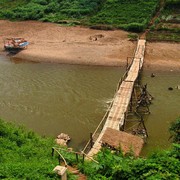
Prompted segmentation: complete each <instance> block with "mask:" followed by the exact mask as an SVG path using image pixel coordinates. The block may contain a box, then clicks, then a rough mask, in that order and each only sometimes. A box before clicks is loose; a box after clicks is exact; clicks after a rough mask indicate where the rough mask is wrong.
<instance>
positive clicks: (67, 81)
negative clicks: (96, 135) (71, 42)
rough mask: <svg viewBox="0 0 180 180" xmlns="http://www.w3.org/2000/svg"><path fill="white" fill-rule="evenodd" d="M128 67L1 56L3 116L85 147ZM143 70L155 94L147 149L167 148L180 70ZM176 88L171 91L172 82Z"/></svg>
mask: <svg viewBox="0 0 180 180" xmlns="http://www.w3.org/2000/svg"><path fill="white" fill-rule="evenodd" d="M124 70H125V68H118V67H94V66H79V65H78V66H77V65H62V64H48V63H28V62H20V63H17V62H16V63H15V62H14V61H10V60H9V59H8V58H5V57H0V73H1V74H0V87H1V90H0V117H1V118H2V119H4V120H6V121H10V122H15V123H16V124H22V125H24V126H25V127H27V128H28V129H31V130H33V131H35V132H37V133H38V134H40V135H43V136H52V137H56V136H57V135H58V134H59V133H61V132H64V133H67V134H69V136H70V137H71V138H72V140H71V142H70V146H72V147H74V148H75V149H76V150H81V149H82V148H83V146H84V145H85V144H86V142H87V141H88V139H89V134H90V133H91V132H93V131H94V130H95V129H96V127H97V125H98V124H99V122H100V121H101V119H102V117H103V116H104V113H105V111H106V110H107V107H108V102H110V101H111V100H112V97H113V96H114V92H115V90H116V87H117V83H118V80H119V79H120V77H121V76H122V75H123V73H124ZM151 72H152V71H144V72H143V73H142V82H143V83H147V84H148V90H149V92H150V93H151V95H152V96H154V98H155V99H154V100H153V104H152V105H151V106H150V111H151V114H150V115H149V116H146V117H145V123H146V128H147V129H148V134H149V138H148V142H147V144H146V145H145V147H144V149H143V152H142V154H147V152H151V151H152V150H154V149H158V148H168V147H169V146H170V142H169V141H168V138H169V133H168V128H169V125H170V123H171V122H172V121H174V120H175V119H176V118H177V117H178V116H180V90H178V89H176V88H175V87H176V86H177V85H178V84H180V73H179V72H171V71H166V72H154V73H155V75H156V76H155V77H154V78H151V77H150V74H151ZM169 86H171V87H173V88H174V90H173V91H168V87H169Z"/></svg>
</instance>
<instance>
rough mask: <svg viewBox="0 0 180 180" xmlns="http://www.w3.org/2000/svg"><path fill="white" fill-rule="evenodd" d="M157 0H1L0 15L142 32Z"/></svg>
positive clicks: (13, 18)
mask: <svg viewBox="0 0 180 180" xmlns="http://www.w3.org/2000/svg"><path fill="white" fill-rule="evenodd" d="M158 7H159V0H148V1H144V0H16V1H13V0H1V2H0V9H1V10H0V18H1V19H10V20H40V21H48V22H56V23H66V24H69V25H73V24H83V25H88V26H94V25H96V26H97V25H98V26H101V27H103V26H106V28H114V27H115V28H121V29H125V30H130V31H137V32H140V31H143V30H144V29H145V28H146V27H147V25H148V23H149V22H150V20H151V18H152V16H153V15H154V14H155V12H156V10H157V9H158Z"/></svg>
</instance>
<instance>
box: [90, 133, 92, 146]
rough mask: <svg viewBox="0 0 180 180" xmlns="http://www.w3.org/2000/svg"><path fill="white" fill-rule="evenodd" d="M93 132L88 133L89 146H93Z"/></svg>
mask: <svg viewBox="0 0 180 180" xmlns="http://www.w3.org/2000/svg"><path fill="white" fill-rule="evenodd" d="M92 135H93V134H92V133H90V145H91V148H92V147H93V136H92Z"/></svg>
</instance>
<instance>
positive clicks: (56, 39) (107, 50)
mask: <svg viewBox="0 0 180 180" xmlns="http://www.w3.org/2000/svg"><path fill="white" fill-rule="evenodd" d="M0 26H1V30H0V37H1V40H0V54H3V38H6V37H24V38H25V39H27V40H28V41H29V42H30V45H29V47H28V49H27V50H23V51H21V52H20V53H18V54H16V55H15V56H14V57H15V58H22V59H25V60H29V61H35V62H54V63H68V64H84V65H104V66H121V65H124V64H125V63H126V58H127V57H128V56H132V55H133V52H134V50H135V47H136V42H131V41H129V40H128V37H127V35H128V33H127V32H125V31H121V30H115V31H100V30H92V29H89V28H84V27H62V26H60V25H58V24H52V23H42V22H35V21H26V22H10V21H4V20H1V21H0ZM144 66H145V67H148V68H161V67H162V68H166V69H180V46H179V44H171V43H147V48H146V54H145V64H144Z"/></svg>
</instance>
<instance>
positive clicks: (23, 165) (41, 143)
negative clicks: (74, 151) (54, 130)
mask: <svg viewBox="0 0 180 180" xmlns="http://www.w3.org/2000/svg"><path fill="white" fill-rule="evenodd" d="M0 144H1V145H0V179H6V178H7V179H55V178H56V175H55V174H54V173H53V172H52V170H53V168H54V167H55V166H56V165H57V164H58V162H57V159H56V160H55V159H52V157H51V147H52V146H53V145H54V142H53V140H52V139H46V138H41V137H39V136H38V135H36V134H35V133H33V132H25V130H24V128H23V127H19V128H17V127H15V126H13V125H11V124H9V123H5V122H3V121H2V120H0Z"/></svg>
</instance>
